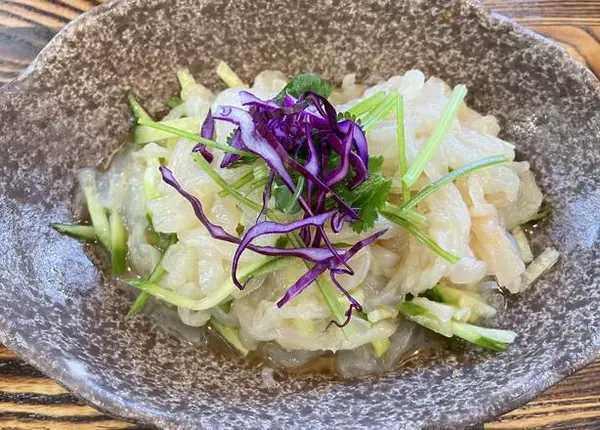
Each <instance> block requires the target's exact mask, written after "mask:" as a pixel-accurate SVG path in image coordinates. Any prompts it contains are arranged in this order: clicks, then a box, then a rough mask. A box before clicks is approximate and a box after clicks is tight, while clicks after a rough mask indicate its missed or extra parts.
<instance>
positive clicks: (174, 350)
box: [0, 0, 600, 428]
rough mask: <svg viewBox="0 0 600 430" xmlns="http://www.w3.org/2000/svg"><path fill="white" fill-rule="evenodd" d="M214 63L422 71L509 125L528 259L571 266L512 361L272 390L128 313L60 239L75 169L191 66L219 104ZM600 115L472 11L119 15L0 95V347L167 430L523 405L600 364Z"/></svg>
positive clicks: (447, 364) (332, 4)
mask: <svg viewBox="0 0 600 430" xmlns="http://www.w3.org/2000/svg"><path fill="white" fill-rule="evenodd" d="M219 59H223V60H226V61H227V62H228V63H229V64H230V65H231V66H232V67H233V68H234V70H236V71H238V72H239V74H240V75H241V76H242V77H243V78H244V79H246V80H250V79H251V78H252V77H253V76H254V75H255V74H256V73H258V72H259V71H262V70H265V69H279V70H282V71H284V72H286V73H288V74H294V73H298V72H306V71H316V72H319V73H321V74H323V75H324V76H326V77H328V78H330V79H333V80H334V81H338V82H339V81H340V80H341V78H342V76H343V75H344V74H346V73H349V72H356V73H357V76H358V79H359V80H361V81H363V82H368V83H373V82H376V81H377V80H379V79H381V78H385V77H388V76H391V75H395V74H400V73H403V72H404V71H406V70H409V69H412V68H418V69H421V70H423V71H424V72H425V73H426V74H428V75H436V76H439V77H441V78H443V79H444V80H446V81H447V82H448V83H450V84H451V85H454V84H457V83H465V84H467V86H468V87H469V90H470V92H469V98H468V102H469V103H470V105H471V106H472V107H474V108H475V109H477V110H479V111H481V112H484V113H489V114H493V115H496V116H497V117H498V118H499V119H500V120H501V126H502V129H503V132H502V137H503V138H505V139H507V140H510V141H512V142H514V143H516V145H517V148H518V152H519V154H520V156H521V157H523V158H524V159H526V160H528V161H530V162H531V164H532V167H533V170H534V171H535V172H536V173H537V179H538V181H539V184H540V185H541V187H542V189H543V191H544V194H545V196H546V199H547V201H548V202H549V204H550V206H551V208H552V211H553V216H552V218H551V220H550V221H549V222H548V223H547V224H546V225H545V227H544V228H543V229H541V230H540V231H539V232H538V234H537V235H536V236H535V238H534V240H533V246H534V248H535V250H536V251H537V252H540V251H541V250H542V249H543V247H545V246H547V245H549V244H553V245H554V246H557V247H558V248H559V249H560V251H561V253H562V258H561V261H560V264H559V265H558V266H556V268H555V269H554V270H553V271H552V273H550V274H549V275H547V276H545V277H544V279H543V280H541V281H539V282H537V284H536V286H535V288H533V289H531V290H530V291H528V292H527V293H526V294H524V295H522V296H520V297H519V298H518V299H514V300H511V301H510V305H509V309H508V310H507V312H506V313H505V314H504V315H503V316H502V317H501V319H500V321H499V325H500V326H502V327H505V328H510V329H513V330H515V331H517V332H518V333H520V336H519V338H518V341H517V343H516V345H515V346H514V347H513V348H512V349H511V350H510V351H509V352H507V353H504V354H501V355H497V354H490V353H485V352H479V351H471V350H460V351H454V350H453V351H443V352H441V353H440V354H439V355H438V356H437V357H435V358H433V359H429V360H427V361H416V362H414V363H411V364H410V365H409V366H406V367H404V368H402V369H400V370H398V371H395V372H391V373H389V374H386V375H382V376H377V377H372V378H365V379H357V380H347V381H343V382H339V381H338V382H331V381H327V380H324V379H320V378H316V377H302V378H286V379H284V380H282V381H281V383H280V387H279V388H278V389H277V390H268V389H266V388H263V386H262V384H261V378H260V374H259V372H258V371H256V370H252V369H248V368H243V367H240V366H238V365H237V364H236V363H234V362H232V361H231V360H224V359H221V358H219V357H216V356H215V355H214V354H212V353H210V352H209V351H207V350H205V349H203V348H198V347H196V346H193V345H190V344H189V343H187V342H186V341H184V340H182V339H180V338H178V337H176V336H172V335H170V334H168V333H166V332H165V331H164V330H162V329H160V328H157V327H156V325H155V324H154V323H153V320H152V319H151V318H148V317H141V318H137V319H134V320H133V321H128V320H126V319H125V318H124V315H125V313H126V311H127V309H128V306H129V303H130V299H129V297H128V296H126V295H125V294H123V293H122V292H121V290H120V289H119V288H118V287H117V285H115V284H114V283H113V282H111V280H110V278H109V277H108V276H105V275H104V274H103V273H101V271H99V270H98V269H97V268H96V267H95V265H94V264H93V262H92V261H90V259H89V258H88V256H87V255H86V254H85V252H84V249H83V247H82V246H81V245H80V244H79V243H77V242H76V241H73V240H71V239H69V238H65V237H61V236H59V235H58V234H56V233H55V232H54V231H52V230H51V229H50V228H49V227H48V224H49V223H50V222H54V221H57V220H63V221H69V220H70V219H72V216H73V211H74V208H75V207H74V204H73V194H74V190H75V172H76V170H77V169H79V168H81V167H84V166H95V165H98V164H99V162H100V161H101V160H102V159H103V158H104V157H106V156H108V155H109V154H110V153H111V152H112V151H113V150H114V149H115V148H116V147H118V146H119V144H120V143H121V142H122V141H123V140H124V139H125V138H126V137H127V133H128V131H129V127H130V125H131V120H130V117H129V114H128V108H127V104H126V103H125V97H124V95H125V91H126V90H128V89H132V90H134V91H135V92H136V93H137V94H138V95H139V97H140V99H141V100H143V101H144V103H145V105H146V106H148V107H149V108H150V109H151V110H152V111H154V112H157V111H159V110H161V109H163V106H164V101H165V100H166V99H167V97H168V96H170V95H172V94H173V93H174V92H175V91H176V88H177V82H176V79H175V74H174V71H175V70H177V69H178V68H180V67H183V66H186V67H189V68H190V69H191V70H192V71H193V72H194V74H195V75H196V76H197V78H198V79H199V81H201V82H203V83H205V84H206V85H207V86H209V87H211V88H213V89H218V88H219V86H220V84H219V82H217V79H216V77H215V75H214V73H213V70H214V66H215V64H216V63H217V61H218V60H219ZM599 102H600V93H599V91H598V82H597V81H596V80H595V78H593V76H592V75H591V74H590V73H589V72H587V71H586V70H585V69H584V68H583V67H582V66H580V65H578V64H577V63H575V62H574V61H573V60H571V59H570V58H569V57H568V56H567V55H566V54H565V53H564V52H563V51H562V50H560V49H559V48H557V47H555V46H553V45H551V44H550V43H548V42H546V41H545V40H542V39H541V38H539V37H537V36H534V35H532V34H530V33H528V32H526V31H525V30H522V29H520V28H517V27H515V26H514V25H513V24H511V23H509V22H506V21H503V20H501V19H498V18H493V17H490V16H488V15H486V14H485V13H484V12H483V11H482V10H481V9H480V8H479V6H477V5H474V4H472V3H470V2H468V1H451V0H448V1H444V0H435V1H428V2H423V1H419V0H404V1H397V2H386V1H375V0H363V1H361V2H349V3H348V2H340V1H339V0H326V1H321V2H288V1H285V0H253V1H241V0H240V1H237V2H228V1H225V0H202V1H197V0H176V1H173V0H147V1H142V0H124V1H121V2H116V3H111V4H110V5H108V6H104V7H102V8H101V9H100V10H96V11H94V12H92V13H91V14H89V15H86V16H84V17H83V18H81V19H79V20H78V21H77V22H76V23H75V24H73V25H72V26H70V27H69V28H68V29H67V30H66V31H64V32H63V33H61V35H60V36H59V37H58V38H57V39H56V40H55V41H54V42H53V43H52V44H51V46H50V47H49V48H47V49H46V50H45V51H44V52H43V53H42V55H41V56H40V58H39V59H38V61H37V62H36V63H34V65H33V66H32V67H31V68H30V69H29V71H28V74H27V75H26V76H24V77H23V78H21V79H19V80H17V81H16V82H14V83H12V84H11V85H9V86H8V87H7V88H5V89H4V90H3V91H2V93H0V131H1V132H0V154H1V155H0V238H1V240H0V268H1V270H0V340H1V341H2V342H4V343H6V344H7V346H9V347H11V348H14V349H15V350H17V351H18V352H19V353H21V354H22V355H23V357H24V358H26V359H28V360H29V361H31V362H32V363H33V364H35V365H36V366H38V367H39V368H41V369H42V370H43V371H45V372H47V373H48V374H50V375H51V376H53V377H55V378H57V379H58V380H59V381H60V382H61V383H63V384H65V385H66V386H67V387H69V388H70V389H72V390H73V391H74V392H75V393H77V394H79V395H81V396H82V397H83V398H85V399H86V400H88V401H90V402H92V403H94V404H95V405H96V406H99V407H101V408H103V409H106V410H107V411H109V412H111V413H113V414H116V415H119V416H124V417H129V418H135V419H141V420H143V421H145V422H153V423H155V424H158V425H161V426H165V427H173V428H174V427H181V428H189V427H190V426H193V427H196V426H203V427H206V428H244V427H245V428H262V427H275V428H301V427H305V426H306V425H307V424H310V425H311V426H312V427H313V428H331V427H333V426H336V425H339V426H342V427H343V428H346V427H353V428H407V427H411V426H414V425H417V423H418V425H419V426H438V427H444V428H448V427H451V426H462V425H465V424H466V423H472V422H476V421H479V420H483V419H485V418H487V417H490V416H492V415H494V414H496V413H500V412H502V411H505V410H508V409H510V408H512V407H516V406H518V405H520V404H521V403H523V402H525V401H526V400H528V399H529V398H531V397H533V396H534V395H535V394H537V393H538V392H539V391H541V390H542V389H543V388H545V387H547V386H548V385H550V384H551V383H553V382H555V381H557V380H558V379H560V378H562V377H563V376H564V375H566V374H567V373H569V372H570V371H572V370H574V369H575V368H576V367H577V366H581V365H583V364H584V363H586V362H588V361H590V360H592V359H593V357H594V356H595V354H596V353H597V351H598V347H599V345H598V336H597V335H596V332H597V329H598V327H599V326H600V321H599V318H600V314H599V313H598V311H597V309H598V306H599V305H600V289H599V288H598V283H599V282H598V279H599V276H598V275H599V273H600V263H599V261H600V260H599V259H598V253H599V251H598V249H599V247H598V244H599V239H598V234H599V226H600V219H599V218H600V216H599V214H600V178H599V175H598V173H597V172H598V169H599V168H600V150H599V147H598V144H597V139H598V136H599V134H600V132H599V130H600V128H599V125H600V112H598V110H597V106H599V105H600V103H599Z"/></svg>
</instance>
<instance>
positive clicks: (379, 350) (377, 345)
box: [371, 337, 392, 358]
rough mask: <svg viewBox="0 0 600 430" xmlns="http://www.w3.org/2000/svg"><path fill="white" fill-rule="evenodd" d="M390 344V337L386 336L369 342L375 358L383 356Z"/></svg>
mask: <svg viewBox="0 0 600 430" xmlns="http://www.w3.org/2000/svg"><path fill="white" fill-rule="evenodd" d="M391 344H392V342H390V339H389V338H387V337H386V338H385V339H380V340H375V341H373V342H371V346H372V347H373V352H375V357H377V358H381V357H383V355H384V354H385V353H386V352H387V350H388V349H389V348H390V345H391Z"/></svg>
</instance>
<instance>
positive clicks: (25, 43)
mask: <svg viewBox="0 0 600 430" xmlns="http://www.w3.org/2000/svg"><path fill="white" fill-rule="evenodd" d="M104 2H105V0H100V1H98V0H0V85H1V84H3V83H6V82H8V81H10V80H11V79H13V78H14V77H16V76H17V75H18V74H19V72H20V71H22V70H23V69H24V68H25V67H26V66H27V65H28V64H29V62H30V61H31V60H32V59H33V58H34V57H35V55H36V54H37V52H38V51H39V50H40V49H41V48H42V47H43V46H44V45H45V44H46V43H47V42H48V41H49V40H50V38H51V37H52V36H53V35H54V34H55V33H56V31H58V30H59V29H61V28H62V27H63V26H64V25H65V24H67V22H69V20H71V19H73V18H75V17H76V16H77V15H79V14H80V13H82V12H84V11H86V10H88V9H90V8H92V7H93V6H95V5H97V4H100V3H104ZM483 3H484V4H485V5H486V6H487V7H488V8H489V9H490V10H492V11H494V12H497V13H500V14H503V15H507V16H510V17H513V18H514V19H516V20H517V21H518V22H520V23H522V24H523V25H525V26H527V27H529V28H530V29H532V30H534V31H537V32H538V33H541V34H543V35H545V36H548V37H551V38H553V39H554V40H556V41H557V42H558V43H559V44H560V45H561V46H562V47H564V48H565V49H566V50H567V51H569V53H571V55H573V56H574V57H576V58H577V59H579V60H580V61H582V62H584V63H585V64H587V65H588V67H590V69H592V70H593V71H594V73H596V75H597V76H600V43H599V42H600V40H599V39H600V0H583V1H582V0H579V1H577V0H484V1H483ZM599 108H600V107H599ZM541 427H543V428H552V429H573V428H588V429H600V359H599V360H597V361H596V362H595V363H593V364H591V365H590V366H588V367H587V368H585V369H583V370H581V371H579V372H577V373H576V374H574V375H572V376H571V377H569V378H567V379H566V380H565V381H564V382H562V383H561V384H558V385H557V386H555V387H553V388H551V389H549V390H548V391H546V392H545V393H544V394H543V395H541V396H540V397H539V398H538V399H536V400H533V401H531V402H529V403H528V404H527V405H525V406H524V407H522V408H520V409H518V410H515V411H512V412H509V413H508V414H506V415H503V416H502V417H499V418H498V419H497V420H496V421H494V422H490V423H487V424H486V425H485V428H486V429H487V428H489V429H521V428H541ZM0 428H1V429H7V428H10V429H92V428H96V429H142V428H143V427H141V426H138V425H136V424H131V423H127V422H123V421H120V420H116V419H112V418H111V417H109V416H107V415H104V414H102V413H101V412H98V411H96V410H95V409H92V408H90V407H88V406H86V405H84V404H83V403H82V402H81V401H79V400H77V399H76V398H74V397H73V396H71V395H69V393H67V392H66V391H65V390H64V389H62V388H61V387H60V386H58V385H57V384H56V383H54V382H53V381H52V380H50V379H48V378H46V377H44V376H43V375H42V374H41V373H40V372H38V371H37V370H35V369H34V368H32V367H31V366H29V365H27V364H25V363H23V362H22V361H20V360H19V359H18V358H17V357H16V356H15V355H14V354H12V353H11V352H10V351H8V350H7V349H5V348H3V347H2V346H0Z"/></svg>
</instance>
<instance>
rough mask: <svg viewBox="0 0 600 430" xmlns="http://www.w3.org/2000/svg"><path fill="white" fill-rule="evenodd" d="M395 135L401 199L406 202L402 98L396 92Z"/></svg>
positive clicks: (406, 162)
mask: <svg viewBox="0 0 600 430" xmlns="http://www.w3.org/2000/svg"><path fill="white" fill-rule="evenodd" d="M396 136H397V141H398V175H399V176H400V186H401V187H402V199H403V201H405V202H406V201H408V199H410V186H408V185H405V184H404V183H403V182H402V177H403V176H404V174H405V173H406V171H407V169H408V160H407V159H406V139H405V134H404V98H403V97H402V94H398V96H397V97H396Z"/></svg>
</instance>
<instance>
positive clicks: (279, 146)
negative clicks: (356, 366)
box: [160, 91, 385, 327]
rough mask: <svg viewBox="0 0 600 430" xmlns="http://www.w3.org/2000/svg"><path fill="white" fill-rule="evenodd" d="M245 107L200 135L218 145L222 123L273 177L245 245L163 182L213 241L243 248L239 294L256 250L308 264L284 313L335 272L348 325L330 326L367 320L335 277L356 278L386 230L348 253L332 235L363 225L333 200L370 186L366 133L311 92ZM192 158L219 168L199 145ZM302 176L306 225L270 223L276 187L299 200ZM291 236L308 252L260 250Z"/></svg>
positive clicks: (245, 96)
mask: <svg viewBox="0 0 600 430" xmlns="http://www.w3.org/2000/svg"><path fill="white" fill-rule="evenodd" d="M240 100H241V102H242V105H243V106H244V107H245V108H239V107H233V106H221V107H219V108H218V109H217V110H216V112H214V113H213V112H210V111H209V113H208V115H207V117H206V120H205V121H204V123H203V124H202V127H201V130H200V135H201V136H202V137H205V138H207V139H213V138H214V132H215V121H226V122H229V123H231V124H233V125H234V126H235V129H234V132H233V134H232V136H231V138H230V140H229V144H230V145H231V146H232V147H233V148H237V149H243V150H245V151H248V152H250V153H252V154H254V155H256V156H257V157H258V158H259V159H262V161H264V162H265V163H266V164H267V166H268V167H269V169H270V174H269V177H268V179H267V185H266V187H265V190H264V192H263V199H262V200H263V201H262V210H261V211H260V213H259V215H258V218H257V221H256V224H255V225H253V226H252V227H250V228H248V229H246V231H245V233H244V235H243V237H242V238H237V237H235V236H233V235H231V234H229V233H227V232H226V231H225V230H224V229H223V228H222V227H220V226H218V225H216V224H213V223H212V222H211V221H210V220H209V219H208V217H207V216H206V214H205V213H204V210H203V207H202V204H201V203H200V201H199V200H198V199H197V198H196V197H194V196H193V195H191V194H190V193H188V192H187V191H186V190H185V189H184V188H183V187H182V186H181V185H180V184H179V182H178V181H177V180H176V179H175V177H174V175H173V172H171V171H170V170H169V169H168V168H166V167H164V166H161V167H160V171H161V174H162V177H163V180H164V182H166V183H167V184H168V185H170V186H171V187H173V188H174V189H175V190H177V192H178V193H179V194H180V195H181V196H183V197H184V198H185V199H187V200H188V201H189V203H190V204H191V205H192V208H193V210H194V213H195V214H196V217H197V218H198V219H199V220H200V222H201V223H202V224H203V225H204V226H205V227H206V229H207V230H208V231H209V233H210V234H211V236H212V237H213V238H215V239H219V240H223V241H226V242H230V243H234V244H236V245H237V246H238V247H237V250H236V252H235V255H234V258H233V264H232V268H231V276H232V280H233V282H234V284H235V285H236V286H237V287H238V288H239V289H243V288H244V287H245V285H243V284H242V283H241V282H240V281H239V279H238V278H237V275H236V272H237V269H238V266H239V263H240V258H241V257H242V254H243V253H244V251H245V250H247V249H250V250H252V251H254V252H257V253H259V254H262V255H266V256H292V257H297V258H301V259H303V260H304V261H306V262H308V263H311V265H312V266H311V267H310V268H309V269H308V270H307V271H306V273H304V274H303V275H302V276H301V277H300V278H299V279H298V280H297V281H296V282H295V283H294V284H293V285H291V286H290V287H289V288H288V289H287V290H286V292H285V294H284V296H283V297H282V298H281V299H280V300H279V301H278V302H277V306H278V307H281V306H284V305H285V304H286V303H288V302H289V301H290V300H292V299H294V298H295V297H297V296H298V295H299V294H301V293H302V292H303V291H304V290H305V289H306V288H307V287H308V286H310V285H311V284H312V283H313V282H314V281H315V280H316V279H317V278H318V277H319V276H321V275H322V274H324V273H325V272H329V276H330V279H331V282H332V284H333V285H334V286H335V287H336V288H337V289H338V290H340V292H341V293H342V294H343V295H344V296H345V297H346V298H347V299H348V303H349V308H348V310H347V311H346V313H345V316H346V320H345V321H344V322H343V323H339V322H337V321H332V322H331V323H330V324H336V325H337V326H339V327H343V326H345V325H346V324H348V322H349V321H350V319H351V317H352V312H353V310H356V311H358V312H360V311H362V306H361V305H360V303H358V301H356V299H354V297H352V295H351V294H350V293H349V292H348V291H347V290H346V289H345V288H344V287H343V286H342V285H341V284H340V282H339V281H338V280H337V278H336V276H337V275H341V274H349V275H353V273H354V272H353V271H352V268H351V267H350V266H349V265H348V261H349V260H350V259H351V258H352V257H353V256H354V255H355V254H356V253H358V252H359V251H360V250H361V249H363V248H364V247H366V246H369V245H370V244H371V243H373V242H374V241H376V240H377V239H379V238H380V237H381V236H382V235H383V234H384V233H385V230H384V231H379V232H377V233H375V234H372V235H370V236H368V237H367V238H365V239H362V240H360V241H358V242H357V243H355V244H354V245H352V246H351V247H350V248H348V249H338V248H336V247H335V246H334V244H333V243H332V242H331V240H330V238H329V237H328V235H327V232H326V230H325V226H326V225H327V224H328V225H329V227H330V229H331V230H332V231H333V232H334V233H339V232H340V231H341V230H342V228H343V226H344V224H345V223H352V222H355V221H357V220H358V219H359V217H358V214H357V211H356V210H355V209H354V208H352V207H350V206H349V205H348V204H346V203H345V202H344V201H343V200H342V199H341V198H340V197H339V196H338V195H337V194H336V193H335V192H334V188H335V187H336V186H339V185H345V186H346V187H348V188H349V189H353V188H355V187H357V186H358V185H360V184H362V183H363V182H364V181H366V180H367V179H368V176H369V173H368V168H367V166H368V161H369V152H368V146H367V139H366V137H365V133H364V132H363V130H362V129H361V127H360V125H359V124H358V123H356V122H355V121H352V120H350V119H342V120H338V115H337V112H336V110H335V108H334V107H333V106H332V105H331V103H329V102H328V101H327V99H326V98H324V97H322V96H320V95H318V94H315V93H312V92H306V93H304V94H302V95H301V96H300V97H299V98H298V99H296V98H295V97H293V96H291V95H289V94H287V95H286V96H285V97H283V99H282V100H281V104H279V103H277V102H276V101H275V99H272V100H261V99H259V98H258V97H256V96H255V95H253V94H252V93H250V92H248V91H242V92H240ZM193 151H194V152H199V153H201V154H202V155H203V156H204V158H205V159H206V160H207V161H208V162H209V163H210V162H211V161H212V160H213V154H211V153H210V152H209V151H208V149H207V148H206V146H205V145H202V144H198V145H196V146H195V147H194V149H193ZM240 160H241V157H240V156H239V155H235V154H230V153H228V154H225V156H224V157H223V160H222V162H221V164H220V167H221V168H235V163H237V162H238V161H240ZM299 175H302V176H303V177H304V179H305V186H304V188H303V192H302V193H301V194H300V195H299V197H298V200H297V203H298V205H299V206H300V208H301V209H302V211H303V215H302V218H301V219H299V220H295V221H292V222H289V223H278V222H273V221H268V220H265V219H264V218H265V215H266V213H267V204H268V202H269V200H270V198H271V189H272V185H273V182H275V181H277V183H278V184H282V186H285V187H286V188H288V190H289V191H290V193H291V195H293V194H294V192H295V191H296V183H297V181H296V180H295V179H294V178H295V177H297V176H299ZM327 201H332V202H334V204H335V208H334V209H333V210H332V209H331V205H326V202H327ZM326 206H327V207H328V209H326ZM290 233H297V234H298V235H299V237H300V239H301V240H302V242H303V245H304V246H303V247H301V248H294V247H292V248H282V247H274V246H258V245H255V244H253V241H255V240H256V239H257V238H259V237H261V236H265V235H283V234H290Z"/></svg>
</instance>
